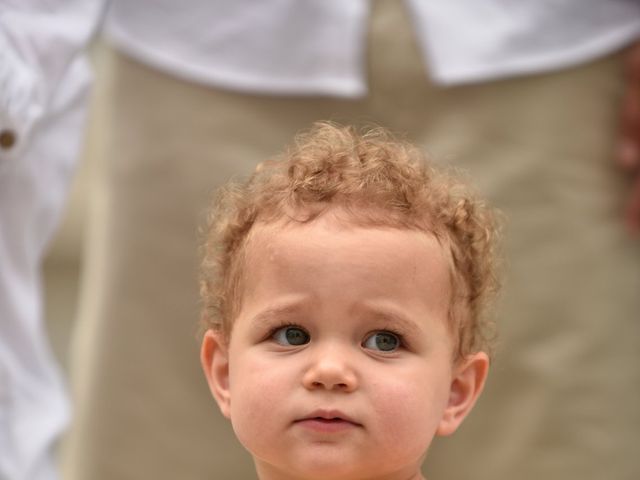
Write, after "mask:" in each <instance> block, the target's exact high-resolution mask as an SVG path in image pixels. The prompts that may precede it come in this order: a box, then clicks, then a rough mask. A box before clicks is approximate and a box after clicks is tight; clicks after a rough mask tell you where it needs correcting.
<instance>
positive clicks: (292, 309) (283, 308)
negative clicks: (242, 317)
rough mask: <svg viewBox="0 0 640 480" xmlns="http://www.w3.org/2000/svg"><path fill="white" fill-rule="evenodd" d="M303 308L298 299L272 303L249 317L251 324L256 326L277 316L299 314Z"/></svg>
mask: <svg viewBox="0 0 640 480" xmlns="http://www.w3.org/2000/svg"><path fill="white" fill-rule="evenodd" d="M303 310H304V305H302V304H301V303H300V302H299V301H296V302H287V303H282V304H280V305H273V306H271V307H268V308H267V309H265V310H262V311H261V312H259V313H258V314H256V315H255V316H253V317H252V318H251V326H252V327H256V328H258V327H260V326H261V325H264V324H265V323H268V322H269V321H273V320H276V319H278V318H282V317H289V316H293V315H299V314H300V312H302V311H303Z"/></svg>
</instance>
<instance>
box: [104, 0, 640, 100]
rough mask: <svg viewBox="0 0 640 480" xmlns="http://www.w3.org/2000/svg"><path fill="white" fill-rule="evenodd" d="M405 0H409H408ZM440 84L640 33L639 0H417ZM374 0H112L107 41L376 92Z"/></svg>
mask: <svg viewBox="0 0 640 480" xmlns="http://www.w3.org/2000/svg"><path fill="white" fill-rule="evenodd" d="M398 1H400V0H398ZM405 3H406V4H407V7H408V8H409V11H410V13H411V19H412V23H413V24H414V26H415V28H416V33H417V36H418V41H419V43H420V46H421V47H422V52H423V56H424V64H425V68H426V70H427V72H428V73H429V74H430V76H431V77H432V79H433V80H434V81H436V82H438V83H440V84H444V85H450V84H460V83H466V82H476V81H480V80H488V79H496V78H501V77H505V76H512V75H522V74H526V73H531V72H543V71H549V70H554V69H558V68H563V67H567V66H571V65H575V64H578V63H581V62H585V61H588V60H591V59H595V58H597V57H599V56H602V55H605V54H607V53H611V52H613V51H615V50H616V49H619V48H621V47H622V46H624V45H626V44H628V43H630V42H631V41H632V40H634V39H636V38H638V37H639V36H640V2H639V1H636V0H528V1H525V0H517V1H514V0H407V1H406V2H405ZM368 14H369V0H269V1H266V0H234V1H229V0H191V1H189V2H176V1H175V0H113V2H112V8H111V11H110V14H109V16H108V21H107V26H106V30H107V34H108V38H109V40H110V41H111V42H112V43H113V45H114V46H116V47H117V48H118V49H120V50H122V51H123V52H125V53H127V54H129V55H131V56H133V57H135V58H137V59H139V60H140V61H142V62H143V63H146V64H148V65H151V66H155V67H157V68H159V69H161V70H164V71H166V72H169V73H171V74H173V75H176V76H179V77H182V78H184V79H187V80H193V81H196V82H200V83H203V84H206V85H212V86H218V87H223V88H230V89H235V90H244V91H250V92H263V93H275V94H323V95H335V96H347V97H357V96H361V95H365V94H366V91H367V85H366V74H365V73H366V72H365V67H366V65H365V47H366V35H367V20H368Z"/></svg>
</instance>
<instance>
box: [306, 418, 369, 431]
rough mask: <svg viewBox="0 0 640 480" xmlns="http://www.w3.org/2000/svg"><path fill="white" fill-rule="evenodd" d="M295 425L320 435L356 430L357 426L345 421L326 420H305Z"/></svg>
mask: <svg viewBox="0 0 640 480" xmlns="http://www.w3.org/2000/svg"><path fill="white" fill-rule="evenodd" d="M296 424H297V425H300V426H301V427H302V428H305V429H308V430H312V431H314V432H320V433H339V432H345V431H347V430H351V429H354V428H357V427H358V425H356V424H355V423H352V422H349V421H347V420H326V419H322V418H307V419H305V420H298V421H297V422H296Z"/></svg>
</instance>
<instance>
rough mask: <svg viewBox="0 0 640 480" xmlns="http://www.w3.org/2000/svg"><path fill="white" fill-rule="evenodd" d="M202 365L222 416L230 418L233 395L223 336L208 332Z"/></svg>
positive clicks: (202, 353)
mask: <svg viewBox="0 0 640 480" xmlns="http://www.w3.org/2000/svg"><path fill="white" fill-rule="evenodd" d="M200 363H201V364H202V369H203V370H204V376H205V377H207V383H208V384H209V389H210V390H211V393H212V394H213V397H214V398H215V399H216V402H218V406H219V407H220V411H221V412H222V414H223V415H224V416H225V417H227V418H229V415H230V406H231V394H230V391H229V353H228V349H227V343H226V342H225V341H224V338H223V336H222V335H221V334H220V333H218V332H215V331H213V330H211V329H209V330H207V331H206V333H205V334H204V338H203V339H202V347H201V348H200Z"/></svg>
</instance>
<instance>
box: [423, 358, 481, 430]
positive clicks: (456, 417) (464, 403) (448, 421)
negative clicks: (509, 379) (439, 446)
mask: <svg viewBox="0 0 640 480" xmlns="http://www.w3.org/2000/svg"><path fill="white" fill-rule="evenodd" d="M488 372H489V357H488V356H487V354H486V353H485V352H478V353H474V354H473V355H470V356H468V357H467V358H465V359H464V360H463V361H461V362H460V364H459V365H458V366H457V368H456V369H455V371H454V377H453V380H452V381H451V389H450V392H449V403H448V405H447V408H446V409H445V411H444V414H443V416H442V419H441V420H440V425H439V426H438V430H437V431H436V434H437V435H451V434H452V433H453V432H455V431H456V429H457V428H458V427H459V426H460V424H461V423H462V421H463V420H464V418H465V417H466V416H467V415H468V414H469V412H470V411H471V409H472V408H473V406H474V404H475V403H476V400H477V399H478V396H479V395H480V393H481V392H482V389H483V388H484V384H485V381H486V379H487V374H488Z"/></svg>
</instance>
